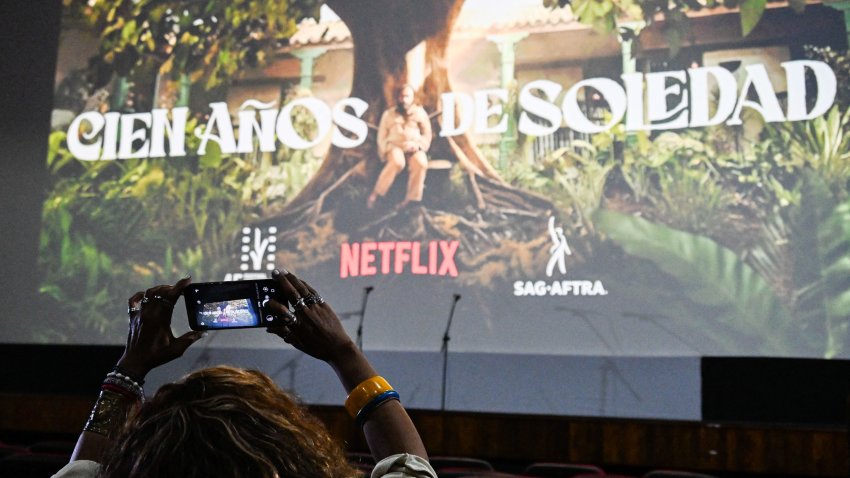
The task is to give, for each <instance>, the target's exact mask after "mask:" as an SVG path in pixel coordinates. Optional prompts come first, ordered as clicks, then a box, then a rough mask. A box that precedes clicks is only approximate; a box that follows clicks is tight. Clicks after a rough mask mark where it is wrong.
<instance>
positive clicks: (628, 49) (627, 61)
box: [620, 0, 850, 74]
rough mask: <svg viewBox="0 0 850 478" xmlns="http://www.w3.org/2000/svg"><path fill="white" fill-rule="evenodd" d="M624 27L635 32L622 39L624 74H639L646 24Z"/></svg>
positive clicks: (636, 23)
mask: <svg viewBox="0 0 850 478" xmlns="http://www.w3.org/2000/svg"><path fill="white" fill-rule="evenodd" d="M847 1H850V0H847ZM622 26H623V27H625V28H628V29H630V30H632V31H633V32H634V36H633V37H632V38H630V39H628V40H626V39H623V38H622V37H621V39H620V55H621V56H622V57H623V74H626V73H636V72H637V60H636V59H635V57H634V43H635V40H637V36H638V34H640V31H641V30H643V27H645V26H646V23H644V22H628V23H623V24H622Z"/></svg>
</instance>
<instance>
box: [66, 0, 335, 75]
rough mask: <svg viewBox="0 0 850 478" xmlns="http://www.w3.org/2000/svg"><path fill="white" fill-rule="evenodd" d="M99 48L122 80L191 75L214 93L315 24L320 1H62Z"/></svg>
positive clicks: (101, 54) (101, 57)
mask: <svg viewBox="0 0 850 478" xmlns="http://www.w3.org/2000/svg"><path fill="white" fill-rule="evenodd" d="M63 4H64V5H65V8H66V12H67V13H68V14H69V15H70V16H72V17H76V18H79V19H81V20H82V21H85V22H87V23H88V24H89V25H90V27H91V28H92V29H93V31H96V32H99V35H100V40H101V52H100V57H99V59H100V61H101V64H102V65H104V66H107V67H108V68H109V69H110V70H111V71H114V72H116V73H117V74H118V75H119V76H125V77H126V76H132V75H133V74H134V73H136V72H138V71H140V70H144V71H151V70H153V71H155V72H158V73H162V74H172V75H174V76H173V78H175V79H176V78H177V76H178V75H179V74H181V73H186V74H189V76H190V79H191V80H192V81H193V82H199V83H203V84H204V85H205V86H206V87H207V88H212V87H214V86H216V85H218V84H220V83H223V82H228V81H232V80H233V79H235V77H236V76H237V73H238V72H240V71H241V70H242V69H244V68H246V67H254V66H257V65H259V64H261V63H263V62H264V61H265V59H266V58H268V57H269V55H270V54H271V53H272V51H273V50H274V49H275V48H277V47H279V46H280V44H281V43H283V42H285V41H287V39H288V38H289V37H290V36H291V35H292V34H293V33H294V32H295V28H296V25H297V23H298V21H300V20H301V19H302V18H305V17H308V16H317V15H318V9H319V7H320V6H321V2H319V1H318V0H294V1H287V0H232V1H227V2H224V1H221V0H202V1H197V0H177V1H171V2H168V3H164V2H160V1H157V0H99V1H97V2H83V1H78V0H63Z"/></svg>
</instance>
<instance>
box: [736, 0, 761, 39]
mask: <svg viewBox="0 0 850 478" xmlns="http://www.w3.org/2000/svg"><path fill="white" fill-rule="evenodd" d="M766 6H767V0H744V1H743V2H741V33H743V34H744V36H747V35H749V34H750V32H751V31H753V28H755V27H756V25H757V24H758V22H759V20H761V16H762V15H763V14H764V9H765V7H766Z"/></svg>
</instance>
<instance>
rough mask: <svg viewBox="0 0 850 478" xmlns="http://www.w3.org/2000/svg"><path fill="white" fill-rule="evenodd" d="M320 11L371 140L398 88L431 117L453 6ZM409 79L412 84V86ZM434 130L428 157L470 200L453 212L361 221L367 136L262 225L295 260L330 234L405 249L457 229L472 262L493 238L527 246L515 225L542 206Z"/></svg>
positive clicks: (368, 162) (546, 205)
mask: <svg viewBox="0 0 850 478" xmlns="http://www.w3.org/2000/svg"><path fill="white" fill-rule="evenodd" d="M327 3H328V5H329V6H330V7H331V8H333V10H334V12H336V13H337V15H339V17H340V19H341V20H342V21H343V22H345V24H346V25H347V26H348V29H349V31H350V32H351V38H352V41H353V44H354V80H353V84H352V87H351V95H350V96H352V97H357V98H361V99H363V100H364V101H366V102H367V103H368V104H369V109H368V110H367V113H366V115H365V120H366V121H367V122H368V123H370V125H372V127H373V130H374V127H375V125H376V124H377V123H378V120H379V118H380V115H381V113H382V112H383V111H384V110H385V109H386V108H387V107H388V106H390V105H392V104H393V103H394V102H395V98H394V95H395V92H396V91H397V89H398V87H399V86H401V85H403V84H405V83H410V84H412V85H413V86H414V87H415V88H417V89H418V91H417V93H418V95H417V96H418V97H419V100H420V102H421V103H422V104H423V106H424V107H425V109H426V111H428V112H429V113H432V114H433V113H438V112H439V111H440V95H441V94H442V93H446V92H450V91H452V88H451V84H450V79H449V71H448V59H447V50H448V46H449V43H450V39H451V33H452V30H453V27H454V24H455V21H456V20H457V18H458V15H459V13H460V10H461V7H462V6H463V0H428V1H414V0H367V1H357V2H353V1H350V0H328V2H327ZM417 47H418V48H417ZM412 50H413V52H411V51H412ZM413 62H418V63H416V64H414V63H413ZM411 72H413V73H411ZM416 73H421V74H420V75H418V77H417V75H416ZM436 117H437V118H439V115H437V116H436ZM434 126H435V128H434V135H435V137H434V142H432V145H431V150H430V153H433V154H435V155H436V154H440V155H444V156H441V157H442V158H447V159H449V160H450V161H452V162H453V163H456V164H457V165H458V166H459V167H460V168H461V170H462V171H463V173H465V176H464V177H465V185H466V187H467V188H468V190H469V192H470V194H466V195H461V197H458V198H451V199H452V201H450V202H451V206H450V208H451V211H453V212H447V211H440V210H433V211H429V210H427V209H426V208H420V210H418V212H416V213H414V214H413V215H411V214H404V215H403V216H404V217H401V218H400V217H398V211H390V212H389V213H388V214H386V215H384V216H376V215H375V214H372V213H367V212H364V210H365V209H366V196H367V195H368V193H369V191H370V190H371V188H372V186H373V185H374V182H375V179H376V178H377V175H378V172H379V170H380V168H381V165H382V163H381V161H380V158H379V157H378V155H377V152H376V151H375V141H374V135H370V138H369V139H367V140H366V142H364V143H363V144H362V145H361V146H359V147H358V148H355V149H350V150H343V149H339V148H331V150H330V151H329V152H328V155H327V157H326V158H325V160H324V162H323V163H322V165H321V166H320V168H319V170H318V171H317V172H316V174H315V175H314V177H313V178H312V179H311V180H310V181H309V183H308V184H307V185H306V186H305V187H304V189H303V190H302V191H301V192H300V193H299V194H298V195H297V196H296V197H295V198H294V199H293V200H292V201H290V202H289V203H288V204H287V205H285V206H284V208H283V210H282V211H281V212H278V213H276V214H275V213H273V214H272V216H273V217H268V218H267V219H266V221H268V222H274V223H275V224H276V225H281V226H283V227H282V228H281V230H282V231H284V232H282V233H281V236H282V237H281V239H282V240H284V241H295V242H293V244H292V247H293V248H294V249H295V250H301V249H302V248H314V247H316V244H317V242H320V241H317V240H316V238H317V236H319V235H322V236H324V235H327V234H329V233H330V231H334V233H335V234H342V235H346V236H348V235H351V234H353V235H355V236H361V237H401V236H405V237H408V238H409V239H415V238H417V237H424V236H427V235H433V234H437V235H438V236H442V237H449V236H454V235H457V231H453V230H450V229H451V228H457V227H459V228H462V229H464V231H465V233H468V235H469V237H477V238H478V239H477V240H476V241H473V242H471V243H470V244H468V245H466V246H465V247H464V249H468V250H469V252H472V253H474V254H480V253H484V252H485V249H489V248H492V247H496V246H497V245H498V243H499V242H500V237H512V238H516V239H518V240H519V239H521V238H522V237H526V238H530V237H531V236H532V235H533V234H532V232H531V231H532V230H533V229H535V227H534V226H530V225H529V224H526V223H525V222H527V221H537V220H538V219H539V217H540V215H541V214H545V211H547V210H552V209H553V206H552V203H551V202H550V201H549V200H547V199H545V198H542V197H539V196H536V195H534V194H532V193H529V192H527V191H521V190H517V189H515V188H512V187H510V186H508V185H507V184H505V182H504V181H503V180H502V179H501V178H500V177H499V174H498V173H497V172H496V170H495V169H494V168H493V167H492V165H491V164H490V162H489V161H488V160H487V158H485V157H484V156H483V155H482V153H481V151H480V150H479V149H478V148H477V147H476V146H475V144H474V142H473V141H472V140H471V138H469V137H468V136H466V135H459V136H456V137H453V138H439V136H438V135H439V131H440V125H439V124H436V123H434ZM438 151H439V152H438ZM430 153H429V154H430ZM432 159H435V158H433V157H432ZM446 181H448V179H446ZM427 194H428V193H427V191H426V195H427ZM426 199H428V198H427V197H426ZM455 199H457V204H455V203H454V200H455ZM470 206H471V207H470ZM342 219H344V221H343V220H342ZM538 222H539V221H538ZM343 223H345V226H344V227H343ZM447 224H448V225H450V226H447ZM341 228H342V229H341ZM509 230H513V232H510V231H509ZM506 231H508V232H506ZM473 244H479V245H480V246H475V245H473ZM467 246H468V247H467ZM482 248H483V249H482ZM473 249H475V250H474V251H473ZM319 255H321V254H319Z"/></svg>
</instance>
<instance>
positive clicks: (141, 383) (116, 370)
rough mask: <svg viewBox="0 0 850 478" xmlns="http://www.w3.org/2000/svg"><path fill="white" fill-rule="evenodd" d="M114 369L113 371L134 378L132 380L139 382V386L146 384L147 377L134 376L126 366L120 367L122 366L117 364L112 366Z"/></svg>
mask: <svg viewBox="0 0 850 478" xmlns="http://www.w3.org/2000/svg"><path fill="white" fill-rule="evenodd" d="M112 371H113V372H117V373H120V374H121V375H124V376H125V377H127V378H129V379H130V380H132V381H134V382H136V383H137V384H139V386H144V384H145V379H143V378H137V377H134V376H133V374H131V373H130V372H128V371H127V369H125V368H121V367H120V366H118V365H116V366H114V367H112Z"/></svg>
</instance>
